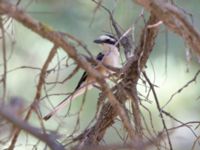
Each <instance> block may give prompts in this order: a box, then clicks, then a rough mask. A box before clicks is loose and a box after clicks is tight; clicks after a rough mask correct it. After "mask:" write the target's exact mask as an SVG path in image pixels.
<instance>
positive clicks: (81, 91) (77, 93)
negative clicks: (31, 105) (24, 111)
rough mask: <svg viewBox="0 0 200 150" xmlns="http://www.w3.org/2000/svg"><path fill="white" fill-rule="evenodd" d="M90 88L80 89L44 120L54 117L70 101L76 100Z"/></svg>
mask: <svg viewBox="0 0 200 150" xmlns="http://www.w3.org/2000/svg"><path fill="white" fill-rule="evenodd" d="M87 89H88V88H80V89H79V90H77V91H76V92H74V93H73V94H72V95H70V96H69V97H68V98H66V99H64V100H63V101H62V102H60V103H59V104H58V105H57V106H56V107H54V109H53V110H52V111H51V112H49V113H48V114H47V115H45V116H44V117H43V119H44V120H49V119H50V118H51V117H52V116H53V115H55V114H56V113H57V112H58V111H59V110H61V109H62V108H64V107H65V106H66V105H67V104H68V103H69V102H70V101H72V100H74V99H75V98H76V97H78V96H80V95H81V94H83V93H84V92H85V91H86V90H87Z"/></svg>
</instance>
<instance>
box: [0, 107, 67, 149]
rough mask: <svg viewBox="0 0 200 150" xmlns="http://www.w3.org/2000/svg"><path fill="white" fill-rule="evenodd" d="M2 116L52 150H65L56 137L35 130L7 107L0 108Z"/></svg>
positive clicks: (37, 129)
mask: <svg viewBox="0 0 200 150" xmlns="http://www.w3.org/2000/svg"><path fill="white" fill-rule="evenodd" d="M0 116H1V117H3V118H4V119H5V120H7V121H8V122H10V123H11V124H13V125H14V126H15V127H17V128H18V129H20V130H24V131H26V132H27V133H29V134H31V135H33V136H35V137H36V138H38V139H40V140H41V141H43V142H44V143H46V144H47V145H48V146H49V147H50V148H51V149H52V150H64V147H63V146H62V145H61V144H60V143H58V142H57V141H56V139H55V138H54V137H55V136H54V135H50V134H47V133H43V132H42V131H41V129H39V128H35V127H33V126H31V125H29V124H28V123H27V122H25V121H23V120H22V119H20V118H19V117H17V116H15V115H14V114H13V113H12V111H11V110H10V109H8V108H7V107H5V106H0Z"/></svg>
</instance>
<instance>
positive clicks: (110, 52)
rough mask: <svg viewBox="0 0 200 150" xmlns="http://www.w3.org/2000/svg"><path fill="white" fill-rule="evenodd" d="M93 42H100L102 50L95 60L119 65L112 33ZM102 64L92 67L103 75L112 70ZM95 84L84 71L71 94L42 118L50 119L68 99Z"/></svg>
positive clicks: (116, 45) (117, 46) (116, 47)
mask: <svg viewBox="0 0 200 150" xmlns="http://www.w3.org/2000/svg"><path fill="white" fill-rule="evenodd" d="M94 43H97V44H100V46H101V49H102V52H100V53H99V54H98V55H97V56H96V60H97V61H99V62H101V63H102V64H103V65H107V66H111V67H119V65H120V63H119V62H120V54H119V44H118V41H117V39H116V38H115V37H114V36H113V35H110V34H105V35H101V36H100V37H99V38H98V39H96V40H94ZM103 65H96V66H94V68H95V69H96V70H97V71H99V73H101V74H102V75H104V76H108V75H110V74H111V73H112V71H111V70H110V69H108V68H107V67H105V66H103ZM95 84H96V81H95V79H94V78H93V77H91V76H89V75H88V74H87V72H84V73H83V75H82V77H81V79H80V81H79V82H78V84H77V86H76V88H75V89H74V92H73V94H72V95H70V96H69V97H68V98H67V99H65V100H63V101H62V102H60V103H59V104H58V105H57V106H56V107H55V108H54V109H53V110H52V111H51V112H50V113H48V114H47V115H46V116H44V120H48V119H50V118H51V117H52V116H53V115H54V114H55V113H56V112H57V111H59V110H61V109H62V108H63V107H65V106H66V104H67V103H68V102H69V101H71V100H73V99H75V98H76V97H77V96H79V95H81V94H83V93H84V92H85V91H87V90H90V89H91V88H92V87H93V85H95Z"/></svg>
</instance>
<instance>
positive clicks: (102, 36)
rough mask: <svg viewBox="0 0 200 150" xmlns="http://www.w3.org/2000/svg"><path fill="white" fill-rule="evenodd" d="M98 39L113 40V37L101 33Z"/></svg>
mask: <svg viewBox="0 0 200 150" xmlns="http://www.w3.org/2000/svg"><path fill="white" fill-rule="evenodd" d="M99 39H100V40H102V41H104V40H107V39H109V40H111V41H113V42H115V39H113V38H111V37H109V36H107V35H101V36H100V37H99Z"/></svg>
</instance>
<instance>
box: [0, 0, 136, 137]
mask: <svg viewBox="0 0 200 150" xmlns="http://www.w3.org/2000/svg"><path fill="white" fill-rule="evenodd" d="M0 13H3V14H7V15H9V16H10V17H12V18H14V19H15V20H17V21H19V22H20V23H22V24H23V25H24V26H26V27H27V28H29V29H31V30H33V31H34V32H35V33H38V34H39V35H40V36H42V37H43V38H45V39H47V40H49V41H51V42H52V43H54V44H55V45H56V46H58V47H61V48H62V49H63V50H64V51H65V52H66V53H67V54H68V55H69V57H71V58H72V59H74V60H75V61H76V63H77V64H78V65H79V66H80V67H81V68H83V69H84V70H86V71H87V73H88V74H89V75H90V76H92V77H94V78H95V79H96V81H97V82H98V83H99V85H100V86H101V89H102V91H104V92H105V94H106V96H107V97H108V99H109V101H110V103H111V105H112V106H113V108H115V109H116V110H117V114H118V115H119V116H120V118H121V119H122V120H123V123H124V127H125V128H126V129H127V131H128V133H129V135H130V137H133V135H134V133H133V130H132V127H131V124H130V123H129V119H128V118H127V116H126V112H125V110H124V109H123V107H122V106H121V104H120V103H119V101H117V99H116V98H115V96H114V95H113V94H112V92H111V91H110V89H109V87H108V85H107V83H106V81H105V79H104V77H103V75H101V74H99V72H98V71H97V70H95V69H94V68H93V67H92V66H91V65H90V64H89V63H88V62H87V61H86V60H85V58H84V57H82V56H80V55H78V53H77V51H76V49H75V48H74V47H73V46H71V45H70V44H68V43H67V42H66V41H65V40H64V38H63V36H61V35H60V34H59V33H58V32H55V31H53V30H52V29H51V28H50V27H48V26H46V25H44V24H42V23H41V22H39V21H37V20H34V19H33V18H32V17H31V16H29V15H27V14H26V13H25V12H24V11H22V10H20V9H18V8H17V7H16V6H15V5H12V4H10V3H8V2H6V1H4V0H2V1H0ZM30 112H31V111H29V112H28V113H27V115H26V117H25V118H26V119H28V118H29V117H28V116H29V115H30ZM18 134H19V133H18Z"/></svg>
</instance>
